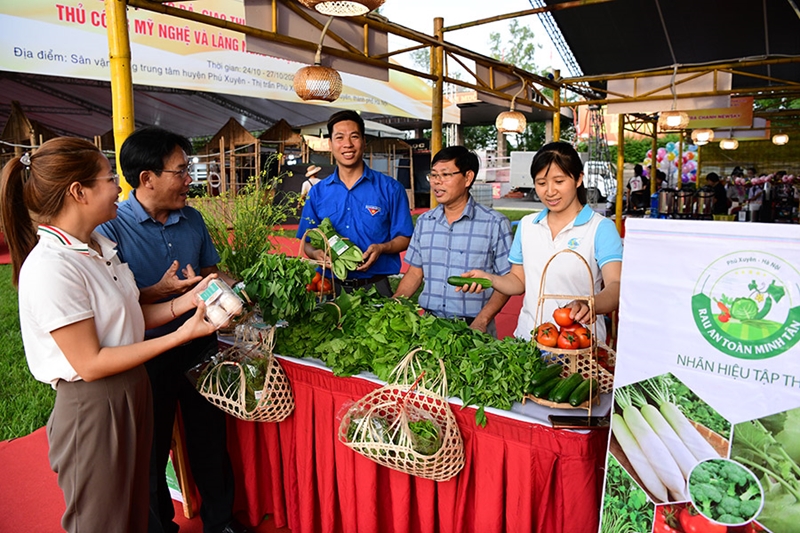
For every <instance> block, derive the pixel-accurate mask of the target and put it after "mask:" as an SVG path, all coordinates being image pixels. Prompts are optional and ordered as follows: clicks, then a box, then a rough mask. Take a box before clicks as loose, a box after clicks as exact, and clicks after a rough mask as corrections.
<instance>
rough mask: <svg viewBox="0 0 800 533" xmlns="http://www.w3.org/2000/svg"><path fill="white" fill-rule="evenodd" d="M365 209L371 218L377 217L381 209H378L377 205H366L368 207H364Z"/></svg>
mask: <svg viewBox="0 0 800 533" xmlns="http://www.w3.org/2000/svg"><path fill="white" fill-rule="evenodd" d="M366 208H367V211H369V214H370V215H372V216H375V215H377V214H378V213H380V212H381V208H380V207H378V206H377V205H368V206H366Z"/></svg>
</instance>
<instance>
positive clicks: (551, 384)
mask: <svg viewBox="0 0 800 533" xmlns="http://www.w3.org/2000/svg"><path fill="white" fill-rule="evenodd" d="M562 381H564V379H563V378H560V377H558V376H556V377H554V378H552V379H551V380H549V381H545V382H544V383H540V384H538V385H536V386H534V387H533V391H532V392H531V393H532V394H533V395H534V396H536V397H537V398H546V397H547V393H549V392H550V391H551V390H553V389H554V388H555V387H557V386H558V384H559V383H561V382H562Z"/></svg>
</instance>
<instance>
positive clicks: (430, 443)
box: [408, 420, 442, 455]
mask: <svg viewBox="0 0 800 533" xmlns="http://www.w3.org/2000/svg"><path fill="white" fill-rule="evenodd" d="M408 429H409V430H411V442H412V447H413V448H414V451H415V452H417V453H419V454H422V455H433V454H434V453H436V452H437V451H439V448H441V447H442V439H441V431H440V430H439V426H438V425H436V424H435V423H434V422H433V421H432V420H420V421H418V422H409V423H408Z"/></svg>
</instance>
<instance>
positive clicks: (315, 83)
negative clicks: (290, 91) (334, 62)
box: [293, 65, 342, 102]
mask: <svg viewBox="0 0 800 533" xmlns="http://www.w3.org/2000/svg"><path fill="white" fill-rule="evenodd" d="M293 84H294V92H295V93H297V96H299V97H300V98H301V99H303V100H324V101H326V102H333V101H335V100H336V99H337V98H339V96H340V95H341V94H342V77H341V76H340V75H339V73H338V72H337V71H336V70H335V69H332V68H329V67H323V66H322V65H309V66H307V67H303V68H301V69H300V70H298V71H297V72H296V73H295V75H294V80H293Z"/></svg>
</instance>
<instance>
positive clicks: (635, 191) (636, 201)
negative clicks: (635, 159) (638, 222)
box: [625, 164, 650, 211]
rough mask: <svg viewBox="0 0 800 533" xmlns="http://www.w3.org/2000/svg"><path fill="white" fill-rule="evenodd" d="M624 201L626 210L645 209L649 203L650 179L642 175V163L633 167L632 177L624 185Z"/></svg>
mask: <svg viewBox="0 0 800 533" xmlns="http://www.w3.org/2000/svg"><path fill="white" fill-rule="evenodd" d="M625 203H626V205H627V206H628V211H632V210H634V209H646V208H647V206H648V205H649V204H650V180H649V179H647V176H645V175H644V168H643V167H642V165H638V164H637V165H634V167H633V177H631V179H630V180H628V184H627V185H626V186H625Z"/></svg>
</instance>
